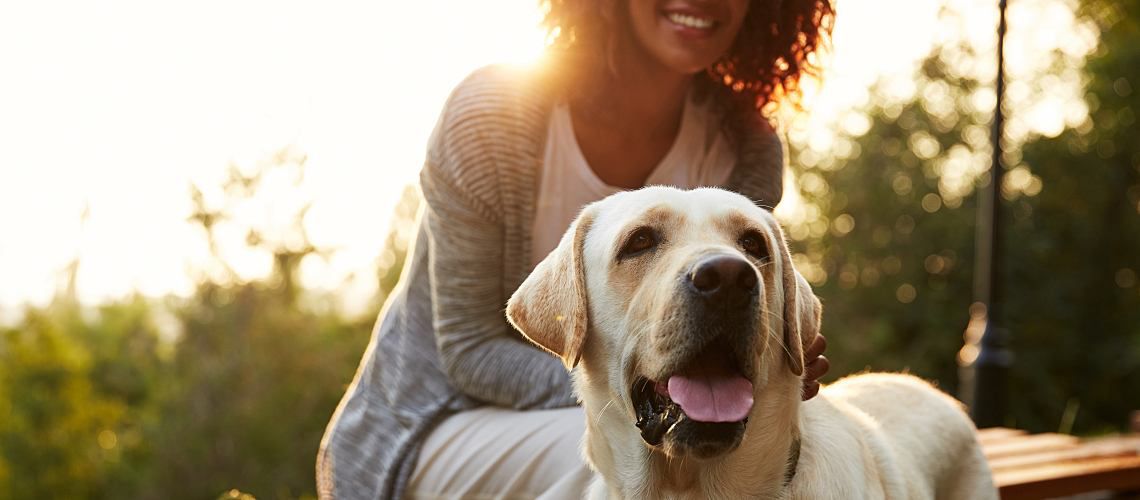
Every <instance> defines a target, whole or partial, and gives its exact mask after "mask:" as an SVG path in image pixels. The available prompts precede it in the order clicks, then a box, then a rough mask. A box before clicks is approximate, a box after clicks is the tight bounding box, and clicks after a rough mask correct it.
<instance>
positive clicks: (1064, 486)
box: [994, 457, 1140, 500]
mask: <svg viewBox="0 0 1140 500" xmlns="http://www.w3.org/2000/svg"><path fill="white" fill-rule="evenodd" d="M994 482H995V483H996V484H997V486H998V489H999V491H1000V492H1001V498H1002V499H1003V500H1019V499H1036V498H1053V497H1059V496H1066V495H1075V494H1078V493H1084V492H1089V491H1099V490H1115V491H1135V490H1140V457H1115V458H1095V459H1088V460H1080V461H1076V462H1063V463H1049V464H1041V465H1037V466H1033V467H1027V468H1021V469H1013V470H1007V471H1003V472H998V473H995V474H994Z"/></svg>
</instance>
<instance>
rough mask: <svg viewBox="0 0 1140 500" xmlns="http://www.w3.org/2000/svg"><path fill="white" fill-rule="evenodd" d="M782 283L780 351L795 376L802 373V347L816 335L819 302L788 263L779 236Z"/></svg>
mask: <svg viewBox="0 0 1140 500" xmlns="http://www.w3.org/2000/svg"><path fill="white" fill-rule="evenodd" d="M779 244H780V246H781V251H780V254H781V257H782V259H783V261H784V262H783V263H782V265H781V266H780V267H781V268H782V270H783V284H784V347H785V349H784V352H785V353H786V354H787V356H788V367H789V368H790V369H791V371H792V373H794V374H796V375H797V376H799V375H803V373H804V349H805V348H806V346H808V345H811V342H812V341H814V340H815V336H816V335H818V334H819V324H820V316H821V315H822V313H823V305H822V304H821V303H820V302H819V298H817V297H816V296H815V292H813V291H812V289H811V285H810V284H808V282H807V280H806V279H804V277H803V276H802V275H800V273H799V272H797V271H796V268H795V266H794V265H792V255H791V252H789V251H788V245H787V243H786V242H785V241H783V238H782V237H781V238H780V242H779Z"/></svg>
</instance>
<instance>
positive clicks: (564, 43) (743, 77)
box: [540, 0, 835, 128]
mask: <svg viewBox="0 0 1140 500" xmlns="http://www.w3.org/2000/svg"><path fill="white" fill-rule="evenodd" d="M627 1H629V0H540V5H541V6H542V7H543V9H544V10H545V17H544V19H543V25H544V26H545V28H546V30H547V36H548V39H549V41H550V44H551V48H552V49H556V50H559V51H560V52H564V53H574V52H578V53H583V52H584V53H585V54H584V55H592V56H595V57H602V58H605V60H606V61H607V62H608V63H610V64H611V65H612V54H613V50H614V47H615V45H616V43H617V37H616V32H615V27H616V26H619V25H620V24H621V23H620V22H619V21H620V20H622V19H625V17H624V13H623V11H622V9H620V7H621V6H622V5H624V3H625V2H627ZM834 19H835V10H834V8H833V6H832V3H831V0H752V5H750V6H749V8H748V14H747V16H745V18H744V23H743V25H742V26H741V28H740V33H739V34H738V35H737V37H736V41H735V42H733V45H732V48H731V49H729V52H728V54H726V55H725V56H724V57H722V58H721V59H720V60H718V61H717V62H715V63H714V64H713V65H712V66H711V67H709V68H708V69H707V70H706V74H707V76H708V78H698V79H697V85H698V91H700V92H702V93H704V94H709V95H712V96H713V98H714V99H715V100H716V101H718V104H719V105H720V106H722V107H724V108H726V109H727V111H729V113H728V114H729V115H734V114H735V115H738V116H736V118H737V119H735V120H734V119H732V117H731V116H726V119H728V121H729V122H733V121H739V120H745V121H752V120H754V119H755V117H756V116H757V113H756V111H760V112H761V115H767V116H771V115H772V113H771V112H772V111H773V110H774V108H775V107H776V106H778V105H779V104H780V103H781V102H788V103H790V104H792V105H794V106H797V107H798V106H799V104H800V97H801V94H800V88H799V81H800V78H801V77H802V76H803V75H804V74H808V75H812V76H817V77H818V76H819V62H818V57H817V55H816V53H817V52H818V51H819V50H820V49H821V48H824V47H826V45H827V44H828V43H829V42H830V36H831V28H832V25H833V23H834ZM743 114H747V115H751V117H745V116H740V115H743ZM730 128H732V127H730Z"/></svg>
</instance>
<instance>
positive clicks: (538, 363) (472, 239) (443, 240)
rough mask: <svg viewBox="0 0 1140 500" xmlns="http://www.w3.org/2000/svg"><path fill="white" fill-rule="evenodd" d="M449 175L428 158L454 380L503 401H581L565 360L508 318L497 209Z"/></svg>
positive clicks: (431, 217) (441, 303)
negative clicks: (524, 336)
mask: <svg viewBox="0 0 1140 500" xmlns="http://www.w3.org/2000/svg"><path fill="white" fill-rule="evenodd" d="M487 175H491V173H487ZM447 177H448V176H447V174H445V173H443V172H441V169H439V168H438V167H434V166H433V165H431V164H430V163H429V165H427V167H425V169H424V172H423V174H422V175H421V184H422V185H423V189H424V197H425V199H426V200H427V211H426V212H425V213H424V217H425V220H426V222H427V224H428V238H429V246H428V248H429V252H430V271H431V290H432V307H433V311H432V315H433V323H434V326H435V335H436V345H437V346H438V349H439V355H440V358H441V361H442V365H443V368H444V370H445V371H446V373H447V375H448V377H449V378H450V380H451V383H452V384H453V385H454V386H455V387H456V388H458V389H459V390H460V391H462V392H463V393H465V394H467V395H469V396H471V397H473V398H476V399H479V400H481V401H486V402H488V403H492V404H496V405H499V406H506V407H511V408H518V409H534V408H555V407H563V406H571V405H573V404H575V401H574V398H573V396H572V394H571V385H570V377H569V376H568V374H567V373H566V370H565V369H564V368H563V367H562V365H561V364H560V363H559V362H558V360H557V359H555V358H554V357H553V356H551V355H549V354H547V353H545V352H543V351H541V350H539V349H538V348H536V347H534V346H532V345H530V344H528V343H526V342H525V341H524V340H522V339H521V338H520V337H519V336H518V335H517V334H516V333H515V332H514V330H513V329H512V328H511V326H510V325H509V324H508V323H507V322H506V316H505V315H504V313H503V308H504V306H505V304H506V299H504V298H503V265H502V263H503V233H504V231H503V228H502V225H501V223H500V222H499V221H497V220H495V219H494V217H493V214H492V213H490V212H491V209H490V207H488V206H486V205H485V204H483V203H481V202H480V200H478V199H477V198H475V197H473V196H472V194H471V193H465V192H464V191H463V190H462V189H461V188H459V187H457V186H455V185H454V182H453V180H452V179H448V178H447Z"/></svg>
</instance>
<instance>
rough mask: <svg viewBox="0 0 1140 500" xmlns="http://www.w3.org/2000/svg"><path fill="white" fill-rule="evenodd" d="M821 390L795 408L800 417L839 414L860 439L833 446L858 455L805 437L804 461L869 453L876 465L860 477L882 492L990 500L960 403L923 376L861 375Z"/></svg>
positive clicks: (986, 473)
mask: <svg viewBox="0 0 1140 500" xmlns="http://www.w3.org/2000/svg"><path fill="white" fill-rule="evenodd" d="M821 396H822V398H817V399H820V401H818V402H816V401H814V400H813V401H810V402H807V403H805V404H804V405H803V406H802V407H801V412H802V415H801V417H802V418H803V419H808V420H817V419H828V420H832V419H834V417H835V413H841V414H843V416H844V417H846V418H844V419H843V420H846V421H847V424H848V425H845V426H844V427H845V429H844V430H846V431H847V432H855V433H858V435H857V436H851V438H853V439H857V440H859V441H860V445H859V446H858V447H856V448H853V447H840V449H847V450H852V449H858V450H859V451H860V452H861V453H862V454H863V455H864V456H863V457H842V456H837V455H836V454H835V453H834V450H835V449H836V448H830V447H828V446H826V444H821V443H813V444H814V445H815V446H811V447H810V448H809V447H808V446H807V445H808V444H809V443H806V442H805V452H806V453H810V454H811V456H805V457H804V458H805V459H807V460H818V461H822V462H833V461H844V460H852V459H855V460H862V459H866V458H872V459H873V460H874V462H875V463H876V465H877V469H878V471H877V473H875V472H876V471H868V472H867V473H865V476H866V479H865V480H869V481H877V482H878V483H879V484H880V485H881V486H879V487H880V488H881V489H882V490H883V493H884V496H885V497H887V498H892V497H896V496H897V497H901V498H940V499H949V500H957V499H987V498H997V496H996V492H995V490H994V488H993V480H992V478H991V475H990V470H989V467H988V465H987V464H986V461H985V457H984V456H983V455H982V451H981V447H980V445H979V444H978V442H977V439H976V437H975V429H974V425H973V423H972V422H971V421H970V419H969V417H967V416H966V414H965V412H964V411H963V409H962V406H961V404H960V403H958V402H957V401H956V400H954V399H953V398H951V397H950V396H948V395H946V394H945V393H942V392H941V391H939V390H937V389H935V388H934V387H933V386H931V385H930V384H929V383H927V382H926V381H923V380H922V379H919V378H917V377H913V376H910V375H903V374H885V373H875V374H863V375H857V376H852V377H847V378H845V379H843V380H840V381H839V382H837V383H835V384H832V385H830V386H828V387H826V388H825V389H824V391H823V392H822V393H821ZM807 428H810V427H807ZM836 430H837V429H836ZM833 431H834V430H833ZM834 438H835V437H834V436H831V437H823V438H822V439H825V440H831V439H834ZM808 439H809V437H808V436H805V441H807V440H808ZM829 448H830V449H829ZM817 465H822V464H817ZM817 468H818V469H823V470H828V469H832V470H835V469H842V465H841V464H837V465H836V466H834V467H828V466H823V467H817ZM876 489H878V488H876Z"/></svg>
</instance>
